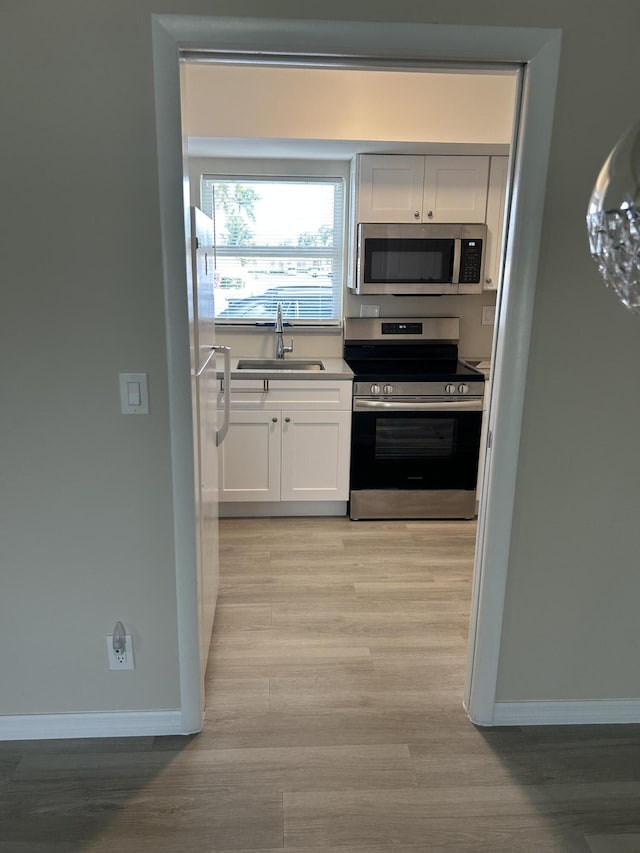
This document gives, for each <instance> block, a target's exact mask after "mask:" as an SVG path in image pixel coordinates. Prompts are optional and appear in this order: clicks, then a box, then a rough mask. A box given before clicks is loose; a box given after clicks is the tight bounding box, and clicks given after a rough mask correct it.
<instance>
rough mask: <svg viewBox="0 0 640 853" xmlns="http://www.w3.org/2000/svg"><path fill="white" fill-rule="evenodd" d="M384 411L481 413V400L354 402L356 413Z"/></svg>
mask: <svg viewBox="0 0 640 853" xmlns="http://www.w3.org/2000/svg"><path fill="white" fill-rule="evenodd" d="M374 410H378V411H380V410H384V411H387V412H409V411H411V412H481V411H482V399H480V400H424V401H422V400H414V401H412V402H408V401H391V400H357V399H356V400H354V401H353V411H354V412H367V411H369V412H370V411H374Z"/></svg>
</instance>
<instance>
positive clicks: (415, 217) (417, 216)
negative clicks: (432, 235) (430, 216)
mask: <svg viewBox="0 0 640 853" xmlns="http://www.w3.org/2000/svg"><path fill="white" fill-rule="evenodd" d="M413 218H414V219H420V211H419V210H414V211H413Z"/></svg>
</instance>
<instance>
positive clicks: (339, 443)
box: [281, 411, 351, 501]
mask: <svg viewBox="0 0 640 853" xmlns="http://www.w3.org/2000/svg"><path fill="white" fill-rule="evenodd" d="M282 414H283V420H282V480H281V497H282V500H283V501H323V500H325V501H346V500H347V499H348V496H349V443H350V438H351V412H350V411H347V412H345V411H342V412H339V411H329V412H296V411H284V412H283V413H282Z"/></svg>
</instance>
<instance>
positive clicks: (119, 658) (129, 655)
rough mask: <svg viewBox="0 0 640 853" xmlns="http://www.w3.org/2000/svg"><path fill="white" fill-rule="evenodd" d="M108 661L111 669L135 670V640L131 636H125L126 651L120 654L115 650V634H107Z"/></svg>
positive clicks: (123, 650)
mask: <svg viewBox="0 0 640 853" xmlns="http://www.w3.org/2000/svg"><path fill="white" fill-rule="evenodd" d="M107 659H108V661H109V669H133V638H132V637H131V634H127V635H126V636H125V646H124V649H122V651H119V652H116V650H115V649H114V648H113V634H107Z"/></svg>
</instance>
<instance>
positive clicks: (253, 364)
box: [237, 358, 325, 370]
mask: <svg viewBox="0 0 640 853" xmlns="http://www.w3.org/2000/svg"><path fill="white" fill-rule="evenodd" d="M237 369H238V370H324V369H325V367H324V364H323V362H321V361H316V360H314V359H306V358H302V359H301V358H241V359H240V360H239V361H238V368H237Z"/></svg>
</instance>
